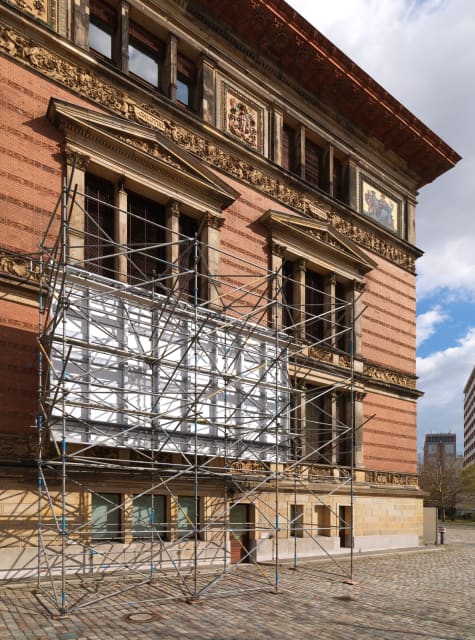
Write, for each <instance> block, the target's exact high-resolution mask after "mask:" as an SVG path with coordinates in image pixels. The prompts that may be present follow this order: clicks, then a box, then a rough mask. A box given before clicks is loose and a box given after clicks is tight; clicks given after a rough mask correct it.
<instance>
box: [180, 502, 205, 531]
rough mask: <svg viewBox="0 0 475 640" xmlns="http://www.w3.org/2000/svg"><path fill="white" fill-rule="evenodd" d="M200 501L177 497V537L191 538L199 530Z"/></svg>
mask: <svg viewBox="0 0 475 640" xmlns="http://www.w3.org/2000/svg"><path fill="white" fill-rule="evenodd" d="M199 513H200V501H199V498H198V500H196V498H195V496H177V535H178V537H179V538H186V537H192V536H193V534H194V531H195V527H196V529H199Z"/></svg>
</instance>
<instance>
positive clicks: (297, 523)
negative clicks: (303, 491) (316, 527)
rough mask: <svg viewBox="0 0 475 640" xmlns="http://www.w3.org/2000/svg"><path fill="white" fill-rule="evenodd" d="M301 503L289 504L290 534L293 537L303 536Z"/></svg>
mask: <svg viewBox="0 0 475 640" xmlns="http://www.w3.org/2000/svg"><path fill="white" fill-rule="evenodd" d="M303 529H304V522H303V504H291V505H290V535H291V536H292V537H294V538H302V537H303Z"/></svg>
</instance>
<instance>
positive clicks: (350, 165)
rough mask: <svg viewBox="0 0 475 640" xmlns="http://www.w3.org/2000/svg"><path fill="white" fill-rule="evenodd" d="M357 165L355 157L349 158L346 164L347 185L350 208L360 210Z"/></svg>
mask: <svg viewBox="0 0 475 640" xmlns="http://www.w3.org/2000/svg"><path fill="white" fill-rule="evenodd" d="M357 167H358V165H357V164H356V161H355V160H354V159H353V158H348V160H347V164H346V180H345V182H346V187H347V204H348V206H349V207H350V209H355V211H357V210H358V183H357Z"/></svg>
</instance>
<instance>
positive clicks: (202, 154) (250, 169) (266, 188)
mask: <svg viewBox="0 0 475 640" xmlns="http://www.w3.org/2000/svg"><path fill="white" fill-rule="evenodd" d="M0 51H2V52H4V53H6V54H8V55H10V56H12V57H14V58H15V59H17V60H20V61H21V62H22V63H23V64H25V65H27V66H29V67H30V68H32V69H35V70H36V71H38V72H40V73H42V74H43V75H45V76H47V77H48V78H49V79H51V80H53V81H57V82H60V83H61V84H63V85H64V86H66V87H68V88H69V89H71V90H72V91H75V92H77V93H79V94H80V95H81V96H83V97H85V98H89V99H91V100H93V101H94V102H96V103H97V104H99V105H101V106H103V107H105V108H106V109H110V110H111V111H113V112H115V113H117V114H118V115H120V116H122V117H124V118H128V119H131V120H134V121H135V122H138V123H140V124H146V125H148V126H151V127H153V128H155V129H158V130H159V131H161V132H162V133H163V134H164V135H166V136H167V137H169V138H170V139H171V140H173V141H174V142H175V143H177V144H178V145H179V146H181V147H182V148H183V149H185V150H187V151H189V152H190V153H192V154H194V155H195V156H197V157H199V158H201V159H202V160H204V161H206V162H208V163H210V164H211V165H213V166H214V167H216V168H217V169H220V170H222V171H224V172H225V173H228V174H229V175H231V176H232V177H234V178H237V179H238V180H242V181H243V182H247V183H248V184H250V185H251V186H253V187H254V188H256V189H257V190H259V191H261V192H262V193H264V194H266V195H268V196H269V197H271V198H274V199H276V200H278V201H279V202H281V203H282V204H284V205H287V206H289V207H292V208H294V209H296V210H298V211H300V212H302V213H304V214H306V215H309V216H311V217H319V218H321V216H322V213H325V214H326V215H328V220H329V222H330V224H331V225H332V226H333V228H334V229H336V230H337V231H339V232H340V233H342V234H343V235H345V236H347V237H348V238H350V239H351V240H353V241H354V242H356V243H357V244H359V245H360V246H362V247H364V248H366V249H369V250H371V251H373V252H374V253H377V254H379V255H380V256H382V257H383V258H386V259H387V260H390V261H391V262H394V263H395V264H397V265H399V266H400V267H402V268H403V269H406V270H408V271H410V272H412V273H413V272H414V271H415V260H414V257H413V256H411V255H410V254H408V253H406V252H405V251H404V250H402V249H401V248H399V247H397V246H395V245H392V244H390V243H388V242H386V241H385V240H383V239H382V238H379V237H377V236H376V235H375V234H373V233H371V232H369V231H366V230H364V229H362V228H361V227H360V226H359V225H358V224H357V223H356V222H352V221H349V220H346V219H344V218H343V217H341V216H340V215H339V214H337V213H335V212H334V211H332V210H331V208H330V207H329V206H328V205H327V204H326V203H323V202H320V201H317V200H310V199H309V198H308V197H306V196H304V195H302V193H300V192H299V191H297V190H296V189H293V188H291V187H288V186H287V185H286V184H284V183H283V182H281V181H280V180H278V179H276V178H274V177H273V176H271V175H268V174H267V173H265V172H264V171H262V170H261V169H259V168H257V167H256V166H255V165H253V164H252V163H250V162H247V161H245V160H242V159H240V158H238V157H236V156H233V155H230V154H229V152H228V150H224V149H223V148H221V147H219V146H218V145H217V144H215V143H213V142H210V141H209V140H207V139H206V138H204V137H203V136H201V135H198V134H195V133H192V132H191V131H189V130H188V129H186V128H185V127H183V126H181V125H179V124H178V123H176V122H175V121H174V120H173V119H170V118H167V117H165V116H163V115H162V114H161V113H160V112H159V111H158V110H157V109H156V108H155V107H153V106H152V105H149V104H139V103H137V101H136V100H134V99H133V98H131V97H130V96H129V95H127V94H126V93H124V92H122V91H120V90H117V89H115V88H113V87H111V86H110V84H109V83H108V82H106V81H105V80H103V79H102V78H100V77H99V76H98V75H96V74H95V73H91V71H89V70H88V69H86V68H85V67H81V66H78V65H75V64H73V63H70V62H69V61H67V60H65V59H63V58H60V57H59V56H57V55H55V54H53V53H51V52H50V51H49V50H48V49H46V48H45V47H41V46H38V45H37V44H36V42H35V41H34V40H31V39H29V38H25V37H24V36H22V35H20V34H18V33H16V32H15V31H14V30H13V29H11V28H10V27H7V26H6V25H4V24H0ZM316 212H318V213H316Z"/></svg>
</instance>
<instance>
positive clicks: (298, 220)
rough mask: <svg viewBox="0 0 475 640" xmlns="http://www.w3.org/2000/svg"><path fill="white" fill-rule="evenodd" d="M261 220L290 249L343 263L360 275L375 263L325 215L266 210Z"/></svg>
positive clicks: (273, 237) (313, 256) (339, 263)
mask: <svg viewBox="0 0 475 640" xmlns="http://www.w3.org/2000/svg"><path fill="white" fill-rule="evenodd" d="M261 222H262V223H263V224H264V225H266V226H267V228H268V229H270V231H271V233H272V239H273V240H275V241H276V242H279V243H280V244H283V245H285V246H286V247H288V250H289V252H290V253H292V252H293V251H294V252H297V253H298V254H300V255H306V256H309V258H310V259H312V258H314V259H315V261H317V262H318V261H319V260H322V261H323V262H331V263H332V264H333V265H334V266H335V267H336V268H337V267H338V266H340V267H341V268H345V267H346V269H348V268H349V269H351V270H353V271H355V273H358V274H360V275H363V274H365V273H368V271H371V270H372V269H374V268H375V267H376V262H374V260H372V259H371V258H370V257H369V256H368V255H367V254H366V253H365V252H364V251H362V250H361V249H360V248H359V247H358V245H357V244H355V243H354V242H352V240H350V239H349V238H348V237H346V236H344V235H343V234H341V233H339V232H338V231H337V230H336V229H334V228H333V227H332V226H331V225H330V224H329V222H327V221H326V220H325V217H324V215H321V216H319V219H316V218H306V217H304V216H298V215H294V214H288V213H283V212H279V211H273V210H269V211H266V213H265V214H264V215H263V216H262V218H261Z"/></svg>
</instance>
